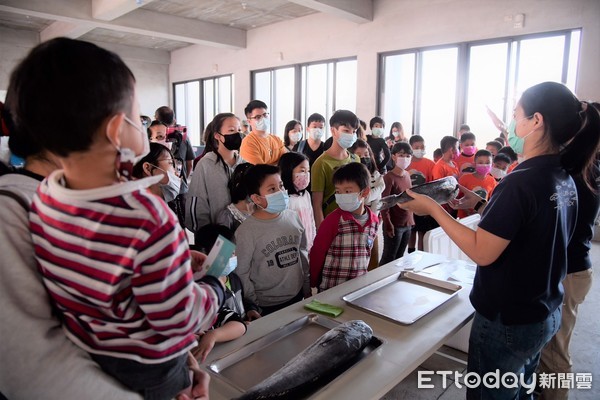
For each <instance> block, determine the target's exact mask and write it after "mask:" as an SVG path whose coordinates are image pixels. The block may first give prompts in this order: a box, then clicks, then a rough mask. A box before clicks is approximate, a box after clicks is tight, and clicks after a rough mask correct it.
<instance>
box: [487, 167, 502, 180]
mask: <svg viewBox="0 0 600 400" xmlns="http://www.w3.org/2000/svg"><path fill="white" fill-rule="evenodd" d="M490 175H492V176H493V177H494V178H496V179H502V178H504V177H505V176H506V171H505V170H503V169H500V168H497V167H492V169H491V170H490Z"/></svg>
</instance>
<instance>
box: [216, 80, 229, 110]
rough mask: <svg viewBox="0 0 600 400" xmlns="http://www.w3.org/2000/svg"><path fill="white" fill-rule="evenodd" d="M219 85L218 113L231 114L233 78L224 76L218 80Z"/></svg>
mask: <svg viewBox="0 0 600 400" xmlns="http://www.w3.org/2000/svg"><path fill="white" fill-rule="evenodd" d="M217 84H218V92H217V99H218V102H217V104H218V108H217V110H216V111H217V113H223V112H231V109H232V107H231V104H232V101H231V93H232V91H231V76H223V77H220V78H218V79H217Z"/></svg>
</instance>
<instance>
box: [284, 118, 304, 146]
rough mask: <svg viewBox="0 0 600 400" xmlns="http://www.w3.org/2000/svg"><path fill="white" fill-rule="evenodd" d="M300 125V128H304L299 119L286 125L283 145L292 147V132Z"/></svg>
mask: <svg viewBox="0 0 600 400" xmlns="http://www.w3.org/2000/svg"><path fill="white" fill-rule="evenodd" d="M298 124H300V126H301V127H302V123H301V122H300V121H298V120H297V119H293V120H291V121H289V122H288V123H287V124H285V128H284V129H283V144H285V145H286V146H289V145H290V131H291V130H292V129H294V128H295V127H296V125H298ZM301 129H302V128H301ZM301 140H302V139H301Z"/></svg>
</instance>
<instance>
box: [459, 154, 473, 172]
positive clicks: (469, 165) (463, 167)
mask: <svg viewBox="0 0 600 400" xmlns="http://www.w3.org/2000/svg"><path fill="white" fill-rule="evenodd" d="M454 163H455V164H456V166H457V167H458V172H459V176H460V175H463V174H470V173H473V172H475V154H473V155H472V156H465V155H464V154H462V153H460V156H458V158H457V159H456V161H454Z"/></svg>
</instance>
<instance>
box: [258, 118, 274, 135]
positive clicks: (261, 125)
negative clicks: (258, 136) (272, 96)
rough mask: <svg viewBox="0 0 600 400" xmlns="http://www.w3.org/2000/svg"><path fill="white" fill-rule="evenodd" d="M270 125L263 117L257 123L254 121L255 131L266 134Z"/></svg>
mask: <svg viewBox="0 0 600 400" xmlns="http://www.w3.org/2000/svg"><path fill="white" fill-rule="evenodd" d="M270 125H271V121H269V120H268V119H266V118H264V117H263V118H261V119H260V120H259V121H256V130H257V131H265V132H268V131H269V127H270Z"/></svg>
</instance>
